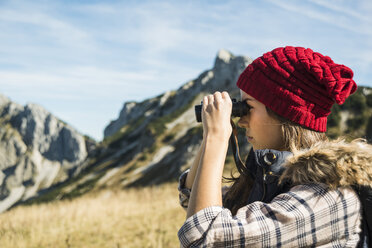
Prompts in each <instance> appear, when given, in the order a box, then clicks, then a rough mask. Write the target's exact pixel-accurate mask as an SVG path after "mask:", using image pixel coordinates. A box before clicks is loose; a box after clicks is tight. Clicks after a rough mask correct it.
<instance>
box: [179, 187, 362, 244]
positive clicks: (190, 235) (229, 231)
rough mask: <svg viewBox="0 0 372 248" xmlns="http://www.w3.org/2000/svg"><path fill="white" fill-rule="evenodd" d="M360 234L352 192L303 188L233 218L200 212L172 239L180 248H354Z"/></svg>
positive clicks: (214, 210) (217, 211)
mask: <svg viewBox="0 0 372 248" xmlns="http://www.w3.org/2000/svg"><path fill="white" fill-rule="evenodd" d="M181 194H182V192H181ZM184 197H185V196H184ZM186 198H187V197H186ZM184 202H185V200H184ZM360 231H361V230H360V201H359V199H358V196H357V195H356V193H355V192H354V191H353V190H351V189H350V188H339V189H337V190H329V189H328V187H327V186H326V185H322V184H306V185H299V186H295V187H293V188H292V189H291V190H290V191H289V192H287V193H284V194H280V195H278V196H277V197H275V198H274V199H273V200H272V201H271V202H270V203H263V202H258V201H257V202H253V203H251V204H249V205H246V206H244V207H242V208H241V209H239V211H238V212H237V214H236V216H232V215H231V212H230V211H229V210H228V209H226V208H223V207H217V206H213V207H208V208H205V209H203V210H201V211H199V212H197V213H196V214H194V215H193V216H191V217H189V218H188V219H187V220H186V221H185V223H184V224H183V226H182V227H181V229H180V230H179V232H178V237H179V240H180V242H181V247H356V245H357V243H358V241H359V235H358V234H359V232H360Z"/></svg>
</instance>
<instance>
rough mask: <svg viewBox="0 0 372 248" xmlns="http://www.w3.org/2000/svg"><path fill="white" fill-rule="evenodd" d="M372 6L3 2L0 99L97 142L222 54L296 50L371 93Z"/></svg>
mask: <svg viewBox="0 0 372 248" xmlns="http://www.w3.org/2000/svg"><path fill="white" fill-rule="evenodd" d="M371 27H372V1H369V0H240V1H238V0H232V1H222V0H215V1H202V0H199V1H187V0H182V1H181V0H180V1H176V0H159V1H149V0H142V1H131V0H128V1H119V0H117V1H114V0H106V1H103V0H102V1H98V0H96V1H94V0H92V1H87V0H86V1H83V0H80V1H78V0H76V1H72V0H69V1H67V0H66V1H62V0H53V1H52V0H50V1H41V0H33V1H22V0H19V1H18V0H17V1H14V0H12V1H10V0H9V1H7V0H0V94H2V95H5V96H7V97H9V98H10V99H11V100H12V101H14V102H17V103H19V104H22V105H25V104H27V103H37V104H39V105H41V106H43V107H44V108H46V109H47V110H48V111H50V112H51V113H52V114H53V115H55V116H57V117H58V118H59V119H61V120H63V121H65V122H67V123H68V124H70V125H71V126H73V127H74V128H76V129H77V130H78V131H79V132H81V133H82V134H85V135H88V136H90V137H92V138H94V139H96V140H97V141H100V140H102V138H103V130H104V128H105V127H106V126H107V125H108V124H109V123H110V121H112V120H115V119H117V118H118V116H119V113H120V110H121V109H122V107H123V104H124V103H125V102H126V101H143V100H145V99H147V98H151V97H154V96H157V95H159V94H162V93H164V92H166V91H169V90H175V89H177V88H178V87H180V86H181V85H183V84H184V83H186V82H188V81H189V80H192V79H194V78H196V77H197V76H198V75H199V74H200V73H202V72H203V71H205V70H208V69H211V68H212V67H213V64H214V59H215V57H216V55H217V53H218V51H219V50H220V49H227V50H228V51H230V52H231V53H233V54H234V55H244V56H249V57H251V58H253V59H254V58H257V57H259V56H261V55H262V54H263V53H265V52H268V51H271V50H272V49H274V48H276V47H280V46H287V45H291V46H302V47H306V48H311V49H313V50H314V51H316V52H320V53H322V54H323V55H328V56H330V57H331V58H332V59H333V60H334V61H335V62H336V63H340V64H345V65H347V66H349V67H350V68H351V69H352V70H353V71H354V79H355V81H356V82H357V84H358V85H362V86H370V87H372V28H371Z"/></svg>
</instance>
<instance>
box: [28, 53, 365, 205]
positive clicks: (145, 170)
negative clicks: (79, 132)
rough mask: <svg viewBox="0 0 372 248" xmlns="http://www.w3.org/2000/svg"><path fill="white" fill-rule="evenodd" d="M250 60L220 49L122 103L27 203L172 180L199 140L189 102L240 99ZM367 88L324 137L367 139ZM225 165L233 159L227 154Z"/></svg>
mask: <svg viewBox="0 0 372 248" xmlns="http://www.w3.org/2000/svg"><path fill="white" fill-rule="evenodd" d="M250 62H251V59H250V58H248V57H243V56H234V55H233V54H231V53H230V52H228V51H225V50H221V51H219V52H218V55H217V57H216V59H215V63H214V66H213V68H212V69H210V70H206V71H204V72H203V73H201V74H200V75H199V76H198V77H197V78H195V79H194V80H191V81H189V82H186V83H185V84H184V85H183V86H181V87H180V88H179V89H177V90H174V91H169V92H166V93H164V94H162V95H159V96H157V97H154V98H151V99H147V100H144V101H142V102H127V103H125V104H124V107H123V109H122V110H121V112H120V116H119V118H118V119H117V120H115V121H112V122H111V123H110V124H109V125H108V126H107V128H106V129H105V139H104V140H103V141H102V142H101V143H100V144H98V146H97V148H96V150H95V151H94V152H93V153H92V155H91V156H89V158H88V160H87V162H86V163H85V164H84V166H82V167H79V169H78V170H76V171H75V174H74V177H73V178H71V179H70V180H68V181H66V182H65V183H63V184H61V185H59V186H58V187H52V188H51V189H50V190H49V191H48V192H46V193H45V194H43V195H41V197H38V198H36V199H34V200H33V201H30V203H31V202H34V201H37V202H40V201H50V200H54V199H64V198H72V197H76V196H79V195H82V194H85V193H87V192H91V191H97V190H100V189H104V188H124V187H133V186H144V185H154V184H160V183H164V182H168V181H175V180H176V179H177V178H178V176H179V175H180V173H181V172H182V171H183V170H185V169H186V168H188V167H189V166H190V165H191V162H192V160H193V158H194V156H195V154H196V152H197V149H198V146H199V144H200V143H201V138H202V127H201V124H199V123H197V122H196V121H195V116H194V105H196V104H200V101H201V99H202V96H203V95H205V94H209V93H213V92H215V91H216V90H219V91H223V90H226V91H228V92H229V93H230V95H231V96H232V97H234V98H239V91H238V89H237V87H236V85H235V82H236V80H237V78H238V76H239V75H240V73H241V72H242V70H243V69H244V68H245V67H246V66H247V65H248V64H249V63H250ZM371 113H372V89H370V88H366V87H359V89H358V91H357V92H356V93H355V94H354V95H352V96H351V97H350V98H349V99H348V100H347V101H346V103H345V104H344V105H343V106H335V107H334V113H333V114H332V115H331V116H330V117H329V124H328V132H327V134H328V136H329V137H331V138H335V137H338V136H340V135H343V136H345V137H346V138H347V139H349V140H350V139H354V138H357V137H366V138H368V139H372V118H371ZM239 141H240V145H241V153H242V155H243V156H244V155H246V154H247V150H248V144H247V142H246V141H245V138H244V132H241V133H240V136H239ZM226 162H227V164H228V166H227V168H229V167H231V166H233V159H232V157H231V155H230V156H228V157H227V161H226Z"/></svg>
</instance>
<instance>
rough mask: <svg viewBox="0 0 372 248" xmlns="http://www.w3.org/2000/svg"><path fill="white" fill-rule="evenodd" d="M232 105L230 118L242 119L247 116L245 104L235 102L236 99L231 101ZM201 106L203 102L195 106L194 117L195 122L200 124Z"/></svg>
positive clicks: (246, 105) (247, 109) (247, 108)
mask: <svg viewBox="0 0 372 248" xmlns="http://www.w3.org/2000/svg"><path fill="white" fill-rule="evenodd" d="M231 100H232V102H233V104H232V111H231V116H232V117H242V116H244V115H247V114H248V112H249V108H250V107H249V106H248V104H247V103H246V102H240V101H239V102H237V101H236V99H231ZM202 106H203V102H202V103H201V105H195V116H196V121H197V122H201V121H202V117H201V111H202Z"/></svg>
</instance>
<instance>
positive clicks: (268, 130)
mask: <svg viewBox="0 0 372 248" xmlns="http://www.w3.org/2000/svg"><path fill="white" fill-rule="evenodd" d="M240 95H241V100H242V101H244V102H246V103H247V104H248V105H249V106H250V107H251V109H250V110H249V113H248V114H247V115H245V116H243V117H241V118H240V120H239V122H238V125H239V126H240V127H242V128H245V130H246V133H245V135H246V136H247V139H248V142H249V143H251V144H252V146H253V149H254V150H259V149H274V150H282V149H283V146H284V144H283V137H282V131H281V124H280V122H279V121H278V120H276V119H274V118H272V117H271V116H269V114H268V113H267V111H266V107H265V105H264V104H262V103H261V102H259V101H257V100H256V99H254V98H253V97H252V96H250V95H248V94H247V93H245V92H244V91H242V90H241V91H240Z"/></svg>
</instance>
